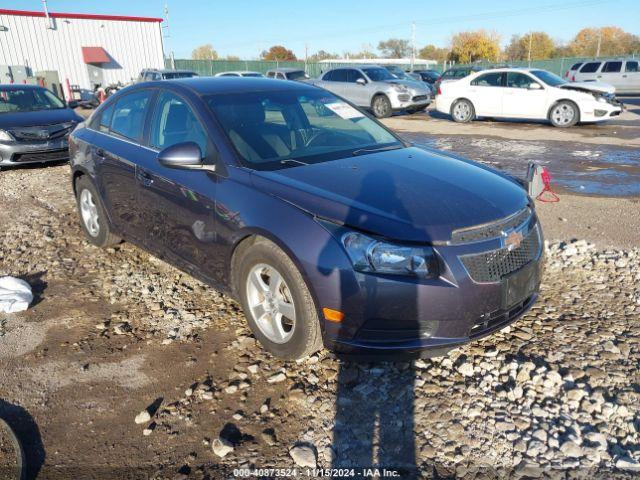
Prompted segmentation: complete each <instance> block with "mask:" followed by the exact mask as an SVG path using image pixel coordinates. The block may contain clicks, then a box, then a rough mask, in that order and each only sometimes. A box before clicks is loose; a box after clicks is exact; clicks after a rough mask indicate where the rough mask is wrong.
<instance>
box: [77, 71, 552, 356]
mask: <svg viewBox="0 0 640 480" xmlns="http://www.w3.org/2000/svg"><path fill="white" fill-rule="evenodd" d="M70 153H71V169H72V175H73V189H74V192H75V195H76V198H77V202H78V210H79V213H80V218H81V222H82V226H83V228H84V230H85V232H86V235H87V238H88V239H89V241H90V242H92V243H93V244H95V245H97V246H100V247H107V246H110V245H114V244H116V243H118V242H120V241H121V239H125V240H127V241H130V242H132V243H134V244H136V245H139V246H141V247H142V248H144V249H145V250H148V251H150V252H151V253H153V254H154V255H156V256H158V257H160V258H162V259H164V260H166V261H167V262H169V263H171V264H173V265H175V266H176V267H178V268H180V269H182V270H183V271H185V272H188V273H190V274H191V275H193V276H194V277H196V278H198V279H200V280H202V281H203V282H205V283H206V284H208V285H211V286H212V287H213V288H215V289H217V290H221V291H224V292H226V293H228V294H231V295H233V296H234V297H235V298H237V299H238V300H239V301H240V303H241V304H242V307H243V309H244V311H245V313H246V317H247V320H248V322H249V325H250V327H251V329H252V330H253V333H254V334H255V336H256V337H257V338H258V339H259V340H260V341H261V342H262V344H263V345H264V347H265V348H266V349H268V350H269V351H270V352H272V353H273V354H275V355H278V356H282V357H285V358H300V357H303V356H306V355H309V354H311V353H312V352H314V351H316V350H319V349H320V348H322V346H323V345H324V346H327V347H328V348H331V349H333V350H334V351H337V352H341V353H364V354H367V355H386V354H398V353H400V354H410V355H416V354H423V353H426V354H433V353H434V351H441V350H446V349H449V348H452V347H453V346H456V345H459V344H462V343H464V342H467V341H469V340H471V339H475V338H479V337H481V336H484V335H486V334H488V333H490V332H493V331H495V330H497V329H500V328H503V327H504V326H506V325H508V324H509V323H511V322H512V321H514V320H515V319H516V318H517V317H519V316H520V315H522V314H523V313H524V312H525V311H526V310H527V309H528V308H529V307H531V305H532V304H533V303H534V302H535V300H536V298H537V295H538V293H537V292H538V289H539V285H540V271H541V258H542V251H543V241H542V232H541V229H540V225H539V223H538V220H537V217H536V214H535V210H534V206H533V202H532V201H531V200H530V199H529V197H528V196H527V193H526V191H525V190H524V189H523V188H522V185H521V184H519V183H518V182H517V181H516V180H514V179H512V178H510V177H508V176H506V175H503V174H501V173H499V172H496V171H494V170H491V169H489V168H487V167H484V166H482V165H479V164H476V163H474V162H470V161H467V160H463V159H459V158H455V157H452V156H449V155H447V154H444V153H440V152H436V151H432V152H430V151H425V150H421V149H417V148H413V147H411V146H409V145H407V144H406V143H404V142H403V141H402V140H401V139H400V138H398V137H397V136H396V135H395V134H394V133H392V132H390V131H389V130H387V129H386V128H385V127H384V126H382V125H381V124H380V123H378V122H377V121H376V120H374V119H373V118H371V117H370V116H369V115H368V114H366V113H363V112H361V111H360V110H358V109H357V108H355V107H353V106H352V105H351V104H349V103H348V102H346V101H344V100H343V99H341V98H339V97H337V96H335V95H333V94H331V93H329V92H327V91H325V90H322V89H319V88H317V87H313V86H310V85H305V84H301V83H295V82H292V83H287V82H279V81H275V80H268V79H257V78H256V79H252V78H243V79H234V78H215V79H212V78H208V79H207V78H198V79H185V80H175V81H168V82H149V83H144V84H138V85H135V86H132V87H129V88H126V89H124V90H121V91H120V92H119V93H117V94H116V95H114V96H112V97H110V98H109V99H108V100H107V101H106V102H105V103H104V104H103V105H102V106H101V107H100V108H99V109H98V110H97V111H96V112H95V113H94V115H93V116H92V117H91V119H90V120H88V121H87V122H85V123H84V124H82V125H80V126H79V127H78V128H77V129H76V130H75V131H74V132H73V134H72V136H71V141H70Z"/></svg>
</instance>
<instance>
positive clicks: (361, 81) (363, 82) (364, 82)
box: [356, 77, 367, 85]
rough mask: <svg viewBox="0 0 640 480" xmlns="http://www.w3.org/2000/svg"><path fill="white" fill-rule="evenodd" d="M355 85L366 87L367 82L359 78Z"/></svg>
mask: <svg viewBox="0 0 640 480" xmlns="http://www.w3.org/2000/svg"><path fill="white" fill-rule="evenodd" d="M356 83H357V84H358V85H366V84H367V81H366V80H365V79H364V78H362V77H360V78H358V79H357V80H356Z"/></svg>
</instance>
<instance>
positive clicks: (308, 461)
mask: <svg viewBox="0 0 640 480" xmlns="http://www.w3.org/2000/svg"><path fill="white" fill-rule="evenodd" d="M289 455H291V458H293V461H294V462H296V465H298V466H299V467H308V468H316V465H317V458H316V455H317V454H316V449H315V447H314V446H313V445H309V444H306V443H301V444H298V445H296V446H295V447H293V448H292V449H291V450H289Z"/></svg>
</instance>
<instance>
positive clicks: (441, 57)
mask: <svg viewBox="0 0 640 480" xmlns="http://www.w3.org/2000/svg"><path fill="white" fill-rule="evenodd" d="M448 56H449V50H447V49H446V48H440V47H436V46H435V45H427V46H425V47H423V48H421V49H420V51H419V52H418V57H420V58H423V59H425V60H435V61H436V62H439V63H442V62H444V61H445V60H446V59H447V57H448Z"/></svg>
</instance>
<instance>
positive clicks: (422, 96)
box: [390, 91, 432, 110]
mask: <svg viewBox="0 0 640 480" xmlns="http://www.w3.org/2000/svg"><path fill="white" fill-rule="evenodd" d="M390 100H391V108H393V109H394V110H406V109H411V108H423V107H427V106H429V104H431V101H432V97H431V94H430V93H429V92H418V91H409V92H406V93H396V94H395V95H393V96H391V97H390Z"/></svg>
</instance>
